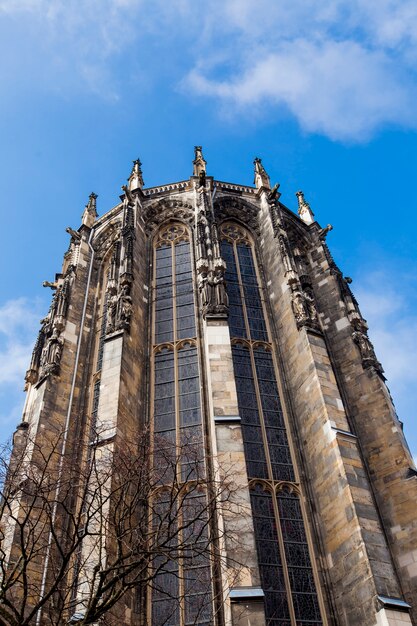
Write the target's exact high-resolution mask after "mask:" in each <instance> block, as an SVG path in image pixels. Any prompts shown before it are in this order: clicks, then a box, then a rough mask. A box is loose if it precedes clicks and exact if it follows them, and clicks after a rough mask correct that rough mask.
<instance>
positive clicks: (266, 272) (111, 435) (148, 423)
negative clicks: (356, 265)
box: [3, 147, 417, 626]
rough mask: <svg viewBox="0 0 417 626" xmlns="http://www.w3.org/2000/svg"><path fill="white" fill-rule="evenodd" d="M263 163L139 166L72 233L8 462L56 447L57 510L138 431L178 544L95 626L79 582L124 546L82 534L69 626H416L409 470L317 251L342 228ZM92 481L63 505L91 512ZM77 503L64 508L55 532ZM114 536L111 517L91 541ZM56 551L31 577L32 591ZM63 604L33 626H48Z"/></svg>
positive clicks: (373, 361)
mask: <svg viewBox="0 0 417 626" xmlns="http://www.w3.org/2000/svg"><path fill="white" fill-rule="evenodd" d="M254 166H255V179H254V186H244V185H238V184H233V183H225V182H221V181H218V180H216V179H215V178H213V177H212V176H209V175H208V174H207V173H206V162H205V160H204V157H203V154H202V151H201V148H200V147H196V148H195V159H194V162H193V175H192V176H191V177H190V178H189V179H188V180H184V181H180V182H176V183H172V184H166V185H162V186H159V187H152V188H146V187H145V186H144V183H143V178H142V171H141V164H140V162H139V161H135V162H134V165H133V169H132V173H131V175H130V177H129V179H128V183H127V185H126V186H124V187H123V188H122V189H123V194H122V195H121V196H120V202H119V203H118V204H117V205H116V206H115V207H114V208H112V209H111V210H109V211H108V212H107V213H106V214H104V215H103V216H102V217H98V215H97V212H96V196H95V194H91V196H90V198H89V202H88V204H87V206H86V208H85V210H84V213H83V216H82V224H81V226H80V227H79V228H78V229H77V230H73V229H71V228H68V229H67V230H68V233H69V235H70V245H69V250H68V251H67V253H66V254H65V256H64V263H63V269H62V272H61V273H60V274H58V275H57V277H56V280H55V282H54V283H47V286H50V287H52V289H53V291H54V294H53V298H52V304H51V308H50V311H49V313H48V315H47V316H46V317H45V319H44V320H42V328H41V331H40V333H39V337H38V340H37V343H36V345H35V348H34V351H33V355H32V360H31V363H30V367H29V370H28V372H27V374H26V387H27V400H26V405H25V409H24V415H23V420H22V422H21V424H20V425H19V426H18V429H17V431H16V433H15V436H14V448H15V451H16V450H23V449H25V450H27V457H28V461H27V462H28V463H29V464H30V463H35V461H34V460H33V459H32V456H33V455H34V450H35V448H36V446H37V445H38V446H39V442H44V441H50V438H49V439H48V436H49V435H50V433H58V434H59V437H58V438H57V442H58V443H57V444H56V445H57V448H56V450H57V452H58V456H57V458H58V459H59V460H58V461H56V467H55V468H54V472H55V473H57V475H59V480H58V481H57V483H56V485H55V487H54V489H56V493H57V494H58V493H59V490H60V489H62V485H63V484H64V482H65V481H64V480H63V478H61V475H62V476H63V475H64V474H63V473H65V472H69V473H71V471H72V470H71V467H72V466H74V465H77V467H79V466H81V465H83V464H84V465H86V464H87V465H88V463H89V462H90V460H91V454H92V453H91V450H93V449H94V450H96V451H97V450H99V451H100V453H99V458H100V463H102V464H103V463H104V461H103V459H105V460H106V463H107V464H108V465H107V467H113V465H112V464H113V463H115V462H116V461H117V458H118V457H120V456H121V455H122V453H123V450H126V449H129V450H131V449H132V446H133V447H134V445H135V444H134V442H135V441H139V440H140V441H143V433H144V432H146V436H147V445H146V446H144V447H143V451H144V453H145V455H146V454H147V459H146V463H150V464H151V465H153V467H154V468H157V470H158V472H159V473H158V479H157V481H156V483H158V484H156V483H155V484H154V485H153V487H152V489H151V486H149V489H148V495H149V498H153V497H154V496H153V495H152V494H153V493H157V494H158V495H157V496H155V497H157V498H159V499H158V506H157V507H156V506H155V507H154V508H153V517H152V515H151V516H150V518H149V524H150V526H151V527H152V524H153V523H154V521H153V520H154V518H155V515H156V511H158V512H159V513H158V515H162V514H161V513H160V512H161V510H162V511H165V513H164V515H166V517H169V518H170V523H171V522H172V524H174V525H175V528H176V529H178V527H179V526H178V525H180V524H181V528H182V530H181V533H180V534H181V537H180V538H179V534H178V536H177V535H175V532H177V531H175V532H174V534H173V535H172V536H171V537H168V541H167V542H166V543H167V545H168V544H169V550H168V548H167V550H168V552H169V555H168V556H166V553H165V552H164V551H163V550H162V548H161V546H160V545H159V544H158V545H159V548H158V549H159V552H158V555H159V556H157V557H155V558H154V561H153V564H152V565H149V563H147V569H146V571H147V572H148V571H149V568H150V569H151V570H152V568H154V570H155V572H154V575H153V576H151V575H149V574H146V575H145V574H144V573H143V572H142V574H141V576H140V577H138V584H137V586H136V587H137V588H136V587H135V585H133V584H131V583H132V579H129V582H126V589H127V590H126V592H125V593H122V592H120V593H119V592H118V593H119V595H118V596H117V598H116V600H115V601H114V602H112V603H109V604H108V606H109V610H108V612H107V613H105V612H104V611H103V613H102V617H100V614H98V617H95V618H94V620H95V621H88V620H87V621H83V620H85V614H86V610H87V609H88V606H87V605H88V602H87V601H86V599H85V598H86V597H87V596H88V593H87V592H86V590H88V589H90V592H91V588H92V587H91V585H90V587H89V577H90V578H91V576H94V575H95V573H96V572H97V571H98V569H99V568H100V567H102V562H103V559H104V561H105V560H106V558H107V557H106V550H107V551H109V550H110V552H111V551H112V550H113V548H112V547H110V548H109V547H108V546H106V541H105V540H104V544H100V545H101V546H103V545H104V548H103V550H102V551H101V552H100V551H98V550H97V549H96V548H95V547H94V546H93V547H91V542H90V544H89V541H88V537H85V539H84V541H82V540H81V541H80V542H79V544H77V549H76V550H74V552H73V554H72V556H71V559H69V560H68V562H71V563H77V559H78V563H79V562H80V559H81V560H82V558H81V557H82V555H83V554H84V555H85V554H86V553H87V552H88V550H90V552H89V554H88V559H84V561H83V563H84V565H83V566H80V565H79V564H78V566H77V565H75V566H74V567H73V568H72V570H71V571H72V572H73V573H72V574H71V576H69V575H67V578H65V577H63V578H62V585H68V586H69V587H70V588H71V603H70V604H69V605H68V606H69V607H70V608H68V610H67V609H66V613H65V611H64V612H63V613H62V615H63V617H61V618H60V619H61V622H59V623H77V622H80V623H83V624H84V623H97V624H99V623H103V624H106V623H109V624H110V623H111V624H120V625H126V626H133V625H136V624H137V625H140V626H164V625H167V626H168V625H170V626H190V625H192V624H200V625H202V626H210V625H213V626H214V625H216V626H248V625H251V626H264V625H271V626H406V624H409V625H411V624H414V625H416V624H417V477H416V471H415V468H414V465H413V461H412V458H411V455H410V452H409V450H408V447H407V444H406V442H405V440H404V436H403V432H402V428H401V423H400V422H399V420H398V418H397V415H396V413H395V409H394V406H393V403H392V400H391V397H390V394H389V391H388V389H387V387H386V385H385V379H384V375H383V369H382V366H381V364H380V363H379V362H378V359H377V357H376V355H375V352H374V349H373V346H372V344H371V342H370V340H369V338H368V332H367V331H368V328H367V324H366V320H365V319H364V318H363V317H362V315H361V312H360V309H359V306H358V303H357V301H356V299H355V297H354V295H353V293H352V291H351V288H350V282H351V281H350V279H349V278H346V277H344V276H343V274H342V272H341V271H340V269H339V268H338V266H337V265H336V263H335V261H334V260H333V258H332V255H331V253H330V251H329V248H328V246H327V244H326V237H327V235H328V232H329V231H330V230H331V226H327V227H325V228H321V227H320V226H319V224H318V223H317V221H315V218H314V215H313V212H312V210H311V208H310V206H309V204H308V203H307V202H306V200H305V199H304V195H303V193H302V192H298V193H297V196H298V205H299V209H298V215H297V214H295V213H293V212H292V211H290V210H289V209H288V208H287V207H286V206H285V205H284V204H282V202H281V201H280V195H281V194H280V193H279V191H278V187H279V185H275V186H274V187H271V184H270V179H269V177H268V174H267V173H266V171H265V169H264V167H263V165H262V162H261V160H260V159H255V162H254ZM48 434H49V435H48ZM141 437H142V439H141ZM167 442H168V443H169V446H171V448H172V449H174V450H177V451H178V450H181V455H182V458H181V461H180V462H179V463H176V462H175V454H174V459H173V457H172V456H170V454H171V453H169V454H168V453H167V448H166V445H168V444H167ZM43 445H45V446H47V444H43V443H42V446H43ZM40 447H41V446H40ZM84 449H88V450H90V452H88V454H84V453H82V452H80V451H82V450H84ZM184 450H185V451H184ZM14 454H16V452H15V453H14ZM96 454H97V452H96ZM178 454H179V453H178ZM31 455H32V456H31ZM191 457H192V458H191ZM184 459H185V460H184ZM36 463H37V466H38V467H39V458H38V460H37V461H36ZM65 468H67V469H65ZM48 471H49V470H48ZM131 471H133V470H131ZM141 471H143V470H141ZM89 480H90V481H91V476H90V477H89ZM108 480H110V482H111V477H109V478H108ZM142 482H146V481H145V479H143V481H142ZM81 483H82V481H79V483H77V481H73V484H72V487H73V493H72V500H71V503H72V504H71V506H73V507H75V509H76V508H77V506H78V507H79V508H80V507H81V509H80V510H82V507H83V506H84V505H85V502H84V504H83V503H81V505H80V504H78V505H77V502H79V500H80V498H81V496H80V493H81V492H82V493H84V491H82V490H83V489H84V487H83V486H82V485H81ZM174 483H175V494H176V495H175V498H179V495H178V494H180V493H181V489H184V485H186V491H187V494H188V495H187V498H188V501H190V502H191V501H192V503H193V504H192V506H191V507H190V505H189V502H188V504H187V506H186V507H185V505H184V504H182V505H181V506H182V509H181V506H180V503H179V500H178V501H177V502H176V504H175V507H176V508H175V507H174V508H175V511H174V513H175V514H173V509H172V507H173V503H172V499H173V496H172V494H173V493H174V491H173V485H174ZM226 483H227V487H226ZM106 484H107V483H106ZM196 484H198V489H197V490H194V491H193V489H194V487H193V485H196ZM76 485H78V486H76ZM167 486H168V487H167ZM77 489H80V490H81V491H80V492H77ZM218 489H219V490H220V491H221V493H218V492H217V491H216V490H218ZM226 491H228V493H227V494H226V495H225V493H226ZM151 492H152V493H151ZM164 493H165V494H168V495H165V496H163V495H161V494H164ZM190 494H191V495H190ZM213 494H214V495H213ZM85 497H86V496H85ZM89 497H90V498H91V497H92V496H91V495H90V496H89ZM94 497H95V496H94ZM93 499H94V498H93ZM144 499H146V498H142V500H144ZM169 499H171V502H170V503H168V504H167V501H168V500H169ZM58 500H59V498H58ZM109 500H110V504H109V507H110V509H111V507H112V506H113V505H112V502H111V497H110V496H109ZM65 502H67V500H65ZM90 502H91V500H90ZM207 503H208V504H207ZM71 506H70V505H68V506H66V508H65V510H64V507H63V506H62V502H61V501H59V505H56V507H55V509H56V510H55V509H54V515H55V517H54V521H56V524H57V525H58V526H59V527H60V528H61V529H62V527H63V525H64V526H65V524H66V523H67V522H66V521H65V520H66V516H68V515H72V512H71V511H72V509H71ZM101 506H102V507H104V506H107V504H106V502H104V503H102V505H101ZM137 506H138V507H144V509H146V511H148V509H147V507H148V506H149V501H148V502H142V501H141V502H139V503H138V504H137ZM167 506H168V507H171V509H170V515H169V516H168V515H167V514H166V511H167V509H166V507H167ZM164 507H165V508H164ZM184 507H185V508H184ZM193 507H194V508H193ZM196 507H197V508H196ZM116 509H117V507H116ZM190 511H192V512H193V513H192V515H194V518H195V519H193V520H191V522H190V521H189V517H188V518H187V515H188V516H190ZM196 511H197V513H196ZM84 515H85V511H84ZM145 515H148V517H149V514H148V512H147V513H145ZM192 515H191V516H192ZM12 517H13V516H12ZM11 519H12V518H11ZM164 519H165V518H164ZM196 519H197V521H198V522H199V523H196ZM59 520H60V521H59ZM184 520H185V521H187V520H188V521H187V523H185V522H184ZM142 521H143V520H142ZM58 522H59V523H58ZM123 523H124V522H123ZM15 526H16V525H13V521H11V522H10V523H9V529H8V533H6V534H5V535H4V541H3V553H4V563H6V565H7V563H8V562H9V561H10V563H12V564H13V563H15V562H16V555H15V556H14V558H13V553H14V552H16V549H17V548H16V546H17V539H16V532H17V531H16V528H17V527H15ZM108 527H109V523H108V522H107V521H106V520H105V521H104V522H103V520H102V519H101V521H100V523H99V524H98V526H97V527H96V530H97V529H98V530H97V532H98V533H101V534H102V535H105V534H106V532H107V531H108ZM163 527H164V532H165V531H166V525H163ZM65 528H67V527H66V526H65ZM187 529H188V543H187V542H185V543H184V541H185V540H184V536H185V535H186V534H187ZM50 532H53V531H51V530H50ZM109 532H110V531H109ZM129 532H130V533H132V530H131V529H130V531H129ZM159 532H162V531H159ZM79 534H80V533H79V532H78V535H77V536H79ZM92 534H93V533H92ZM67 536H69V535H68V532H67ZM150 536H151V534H149V535H148V539H147V541H150V539H149V537H150ZM129 537H133V535H129ZM154 537H155V533H154V534H153V535H152V538H153V539H152V540H154ZM130 540H131V541H133V539H130ZM179 541H182V542H183V543H182V544H181V546H180V547H179V543H178V542H179ZM173 543H175V546H176V547H175V550H177V552H176V553H175V554H176V556H175V554H173V553H172V552H170V550H172V544H173ZM48 545H49V544H48ZM48 545H47V544H45V546H46V547H45V551H44V552H43V553H42V554H41V555H40V556H39V559H38V561H37V567H36V568H35V570H36V572H37V574H36V573H35V574H34V576H36V575H39V585H38V593H39V595H40V596H42V594H45V593H46V589H47V588H48V584H47V582H48V576H50V573H49V570H50V568H51V567H53V562H54V559H53V557H52V554H49V552H48V549H49V548H48ZM89 545H90V547H88V546H89ZM199 546H200V547H201V549H199ZM144 552H145V548H144ZM162 554H164V555H165V556H164V559H163V560H164V565H163V566H162V565H161V563H162V560H161V559H162V556H161V555H162ZM80 555H81V556H80ZM133 557H134V555H133V554H131V555H130V556H129V559H133ZM135 558H137V555H136V556H135ZM158 559H159V560H158ZM131 562H132V561H131V560H130V561H129V563H131ZM88 563H89V565H88ZM143 571H145V570H143ZM123 575H124V574H123ZM126 580H127V578H126ZM98 584H99V583H98V582H97V581H96V582H95V583H94V585H95V587H94V585H93V587H94V589H97V585H98ZM100 584H101V583H100ZM104 587H105V586H103V591H102V592H100V593H101V596H102V597H104V594H105V589H104ZM139 587H140V589H139ZM112 590H113V591H112V593H115V592H114V588H112ZM61 591H62V590H61ZM53 597H54V594H53V593H51V596H50V598H49V599H46V598H45V602H43V604H42V607H41V608H39V609H38V610H37V611H36V613H33V620H32V622H31V623H33V624H35V623H36V624H49V623H54V622H53V621H51V622H50V621H48V619H47V616H48V615H52V613H53ZM88 597H89V596H88ZM35 600H36V599H35ZM89 601H90V600H89ZM99 601H100V598H98V600H97V598H96V600H95V602H96V604H97V602H99ZM62 602H63V601H62ZM29 604H30V603H29ZM51 606H52V609H51ZM88 610H89V609H88ZM51 611H52V612H51ZM109 616H110V617H109ZM106 619H107V620H108V621H106ZM111 619H112V620H113V621H111ZM100 620H102V621H100ZM109 620H110V621H109ZM19 623H20V622H19Z"/></svg>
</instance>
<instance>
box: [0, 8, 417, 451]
mask: <svg viewBox="0 0 417 626" xmlns="http://www.w3.org/2000/svg"><path fill="white" fill-rule="evenodd" d="M0 42H1V43H0V46H1V48H2V50H1V54H0V75H1V93H0V136H1V139H2V140H1V145H0V184H1V191H2V194H1V195H2V201H1V203H0V211H1V213H2V231H1V246H0V263H1V268H2V283H1V284H2V289H1V292H0V439H4V438H6V437H7V436H8V435H9V434H10V433H11V432H12V431H13V429H14V427H15V425H16V424H17V423H18V421H19V418H20V413H21V409H22V404H23V399H24V394H23V393H22V391H21V389H22V387H23V376H24V372H25V370H26V368H27V365H28V362H29V356H30V352H31V349H32V346H33V343H34V340H35V336H36V333H37V331H38V328H39V319H40V318H41V317H42V316H44V314H45V313H46V311H47V309H48V306H49V302H50V297H51V292H50V291H49V290H44V289H42V287H41V283H42V281H43V280H51V279H53V277H54V274H55V272H57V271H59V270H60V267H61V261H62V255H63V253H64V251H65V250H66V248H67V245H68V235H67V234H66V233H65V227H66V226H68V225H71V226H72V227H74V228H77V227H78V226H79V223H80V216H81V213H82V211H83V207H84V205H85V203H86V201H87V198H88V195H89V193H90V192H91V191H95V192H96V193H98V195H99V197H98V209H99V212H100V214H102V213H104V212H105V211H107V210H108V209H109V208H111V207H112V206H114V204H116V202H117V200H118V195H119V193H120V186H121V185H122V184H124V182H125V180H126V178H127V177H128V175H129V173H130V168H131V161H132V160H133V159H135V158H136V157H137V156H139V157H140V158H141V160H142V162H143V172H144V178H145V184H146V185H147V186H151V185H156V184H160V183H161V184H162V183H165V182H170V181H175V180H183V179H185V178H188V177H189V175H190V174H191V167H192V166H191V162H192V158H193V146H194V145H196V144H202V145H203V148H204V154H205V157H206V159H207V161H208V173H209V174H211V175H214V176H215V177H216V178H218V179H220V180H227V181H231V182H238V183H246V184H252V181H253V169H252V168H253V166H252V161H253V158H254V157H255V156H260V157H262V159H263V162H264V165H265V166H266V168H267V170H268V171H269V173H270V175H271V179H272V181H273V182H280V183H281V189H280V190H281V191H282V194H283V195H282V198H281V200H282V201H283V202H284V203H285V204H287V206H289V207H290V208H293V209H295V208H296V198H295V196H294V194H295V192H296V191H297V190H298V189H303V191H304V192H305V196H306V199H307V200H308V201H309V202H310V204H311V206H312V208H313V210H314V212H315V215H316V218H317V219H318V221H319V222H320V223H321V224H322V225H325V224H327V223H331V224H333V226H334V230H333V231H332V232H331V233H330V235H329V237H328V243H329V245H330V247H331V250H332V252H333V255H334V257H335V259H336V261H337V262H338V264H339V265H340V267H341V268H342V270H343V271H344V273H345V274H346V275H349V276H352V278H353V284H352V287H353V290H354V292H355V294H356V296H357V297H358V299H359V302H360V304H361V307H362V310H363V313H364V315H365V317H366V318H367V319H368V322H369V325H370V329H371V330H370V335H371V338H372V339H373V341H374V343H375V347H376V351H377V354H378V357H379V358H380V360H381V361H382V363H383V365H384V368H385V370H386V374H387V377H388V385H389V387H390V389H391V392H392V394H393V396H394V400H395V403H396V407H397V410H398V413H399V416H400V419H402V420H403V421H404V423H405V432H406V434H407V436H408V439H409V443H410V446H411V449H412V451H413V453H414V456H416V455H417V426H416V415H417V410H416V407H417V367H416V364H415V360H416V354H417V287H416V281H415V277H416V275H417V243H416V239H417V238H416V235H415V225H414V223H415V217H416V215H417V200H416V192H415V190H414V188H413V183H414V180H415V171H416V165H417V157H416V151H417V132H416V131H417V108H416V106H415V102H416V96H417V75H416V70H415V68H416V67H417V64H416V61H417V5H416V3H415V0H401V1H396V0H379V2H378V3H377V4H376V3H375V2H373V1H372V0H328V1H324V0H314V1H313V0H280V1H279V2H277V0H257V2H253V1H252V0H222V1H221V0H205V1H204V2H196V1H195V0H194V1H191V0H170V1H169V2H166V1H165V0H153V1H152V2H149V1H148V2H145V1H144V0H83V1H81V0H73V1H72V2H68V1H63V0H13V2H12V1H11V0H0Z"/></svg>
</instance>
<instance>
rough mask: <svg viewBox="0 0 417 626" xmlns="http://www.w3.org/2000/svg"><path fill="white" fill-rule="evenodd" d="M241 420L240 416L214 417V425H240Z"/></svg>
mask: <svg viewBox="0 0 417 626" xmlns="http://www.w3.org/2000/svg"><path fill="white" fill-rule="evenodd" d="M241 421H242V418H241V417H240V415H215V416H214V423H215V424H240V423H241Z"/></svg>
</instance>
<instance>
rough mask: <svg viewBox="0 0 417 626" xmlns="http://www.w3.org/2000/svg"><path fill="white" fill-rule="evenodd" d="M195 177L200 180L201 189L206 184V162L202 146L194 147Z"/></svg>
mask: <svg viewBox="0 0 417 626" xmlns="http://www.w3.org/2000/svg"><path fill="white" fill-rule="evenodd" d="M193 176H198V177H199V179H200V183H201V184H200V187H201V186H203V187H204V186H205V183H206V161H205V159H204V157H203V149H202V147H201V146H194V161H193Z"/></svg>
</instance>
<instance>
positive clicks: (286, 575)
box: [233, 242, 297, 626]
mask: <svg viewBox="0 0 417 626" xmlns="http://www.w3.org/2000/svg"><path fill="white" fill-rule="evenodd" d="M233 249H234V255H235V263H236V269H237V274H238V280H239V289H240V297H241V301H242V310H243V315H244V318H245V325H246V334H247V337H248V339H249V343H250V348H249V353H250V360H251V367H252V376H253V382H254V386H255V393H256V400H257V404H258V414H259V423H260V425H261V432H262V441H263V445H264V451H265V459H266V463H267V467H268V475H269V481H268V482H269V484H270V485H271V491H272V502H273V508H274V516H275V526H276V530H277V537H278V544H279V550H280V553H281V563H282V571H283V575H284V580H285V587H286V592H287V602H288V610H289V613H290V619H291V624H292V626H296V625H297V622H296V618H295V611H294V605H293V601H292V593H291V583H290V577H289V573H288V566H287V559H286V556H285V545H284V538H283V535H282V529H281V521H280V516H279V509H278V503H277V500H276V495H275V483H274V475H273V472H272V464H271V457H270V454H269V444H268V437H267V433H266V427H265V420H264V415H263V410H262V402H261V394H260V390H259V383H258V375H257V371H256V364H255V357H254V354H253V341H252V338H251V333H250V326H249V319H248V314H247V310H246V298H245V293H244V288H243V280H242V273H241V271H240V261H239V255H238V253H237V244H236V242H235V243H234V245H233ZM251 252H252V249H251ZM252 254H253V253H252ZM255 271H256V266H255ZM257 288H258V289H259V279H258V276H257Z"/></svg>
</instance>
